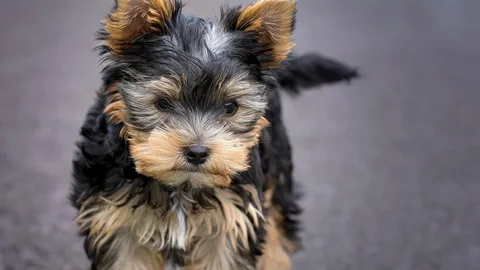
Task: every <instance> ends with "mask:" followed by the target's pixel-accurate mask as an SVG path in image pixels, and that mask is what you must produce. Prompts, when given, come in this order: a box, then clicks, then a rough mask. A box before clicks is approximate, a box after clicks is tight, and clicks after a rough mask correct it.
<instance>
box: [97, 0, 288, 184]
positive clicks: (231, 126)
mask: <svg viewBox="0 0 480 270" xmlns="http://www.w3.org/2000/svg"><path fill="white" fill-rule="evenodd" d="M294 13H295V3H294V1H293V0H261V1H259V2H257V3H256V4H254V5H251V6H246V7H244V8H241V7H238V8H234V9H224V10H223V11H222V15H221V18H220V20H218V21H206V20H203V19H200V18H194V17H187V16H184V15H182V14H181V4H180V3H179V2H178V1H173V0H117V1H116V6H115V8H114V10H113V11H112V13H111V14H110V15H109V17H108V19H107V20H106V21H105V29H104V31H103V32H101V39H102V40H104V45H103V46H101V49H102V52H103V53H104V54H105V55H106V57H107V60H109V62H110V64H109V65H108V66H107V68H106V69H105V71H104V75H105V77H106V81H107V84H109V91H110V94H111V98H110V103H109V105H108V106H107V108H106V112H107V113H108V114H109V115H110V117H111V121H113V122H114V123H121V124H123V125H124V132H125V134H124V135H125V136H126V138H128V141H129V146H130V153H131V156H132V158H133V159H134V161H135V166H136V169H137V171H138V172H139V173H141V174H144V175H147V176H150V177H153V178H155V179H157V180H158V181H161V182H162V183H164V184H167V185H180V184H184V183H188V184H189V185H191V186H193V187H216V186H228V185H229V184H230V181H231V177H232V176H233V175H235V174H236V173H239V172H241V171H245V170H246V169H248V158H249V153H250V149H251V148H252V146H254V145H255V144H256V143H257V142H258V137H259V135H260V132H261V130H262V128H264V127H265V126H266V125H267V124H268V122H267V121H266V120H265V119H264V118H263V117H262V116H263V114H264V112H265V110H266V105H267V91H268V86H267V84H266V81H265V79H266V77H265V71H266V70H267V69H270V68H274V67H276V66H278V65H279V63H280V62H281V61H282V60H283V59H285V58H286V57H287V55H288V53H289V52H290V50H291V48H292V47H293V44H292V42H291V35H292V29H293V23H294Z"/></svg>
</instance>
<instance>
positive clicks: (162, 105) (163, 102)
mask: <svg viewBox="0 0 480 270" xmlns="http://www.w3.org/2000/svg"><path fill="white" fill-rule="evenodd" d="M156 105H157V108H158V109H160V110H162V111H165V110H168V109H170V108H172V103H171V102H170V101H169V100H168V99H166V98H159V99H158V100H157V103H156Z"/></svg>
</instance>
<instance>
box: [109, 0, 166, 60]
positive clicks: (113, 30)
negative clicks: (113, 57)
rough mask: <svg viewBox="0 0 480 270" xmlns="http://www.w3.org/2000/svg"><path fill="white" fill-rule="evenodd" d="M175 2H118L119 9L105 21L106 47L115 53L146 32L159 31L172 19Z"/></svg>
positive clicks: (150, 0)
mask: <svg viewBox="0 0 480 270" xmlns="http://www.w3.org/2000/svg"><path fill="white" fill-rule="evenodd" d="M174 9H175V1H174V0H148V1H145V0H118V7H117V8H116V10H115V11H113V12H112V13H111V14H110V16H109V18H108V19H107V20H105V22H104V24H105V30H106V32H107V33H108V38H107V40H106V41H105V45H107V46H109V47H110V48H111V49H112V50H113V52H114V53H118V52H119V51H120V50H121V48H122V46H124V45H125V44H126V43H129V42H131V41H133V40H134V39H135V38H136V37H137V36H139V35H140V34H142V33H145V32H152V31H159V30H162V29H159V28H158V27H163V25H164V23H165V22H167V21H169V20H171V19H172V15H173V11H174Z"/></svg>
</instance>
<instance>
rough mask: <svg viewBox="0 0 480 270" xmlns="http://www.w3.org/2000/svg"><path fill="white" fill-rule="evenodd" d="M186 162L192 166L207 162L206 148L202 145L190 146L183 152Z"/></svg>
mask: <svg viewBox="0 0 480 270" xmlns="http://www.w3.org/2000/svg"><path fill="white" fill-rule="evenodd" d="M185 156H187V160H188V162H190V163H192V164H193V165H200V164H202V163H204V162H205V161H206V160H207V157H208V148H207V147H205V146H203V145H196V144H195V145H192V146H190V147H188V148H187V149H186V150H185Z"/></svg>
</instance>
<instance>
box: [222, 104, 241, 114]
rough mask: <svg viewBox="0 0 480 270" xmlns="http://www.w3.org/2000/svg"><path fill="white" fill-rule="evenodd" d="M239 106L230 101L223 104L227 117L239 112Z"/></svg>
mask: <svg viewBox="0 0 480 270" xmlns="http://www.w3.org/2000/svg"><path fill="white" fill-rule="evenodd" d="M237 109H238V105H237V103H236V102H234V101H229V102H227V103H225V104H223V110H224V111H225V114H226V115H229V116H231V115H234V114H235V113H236V112H237Z"/></svg>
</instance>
